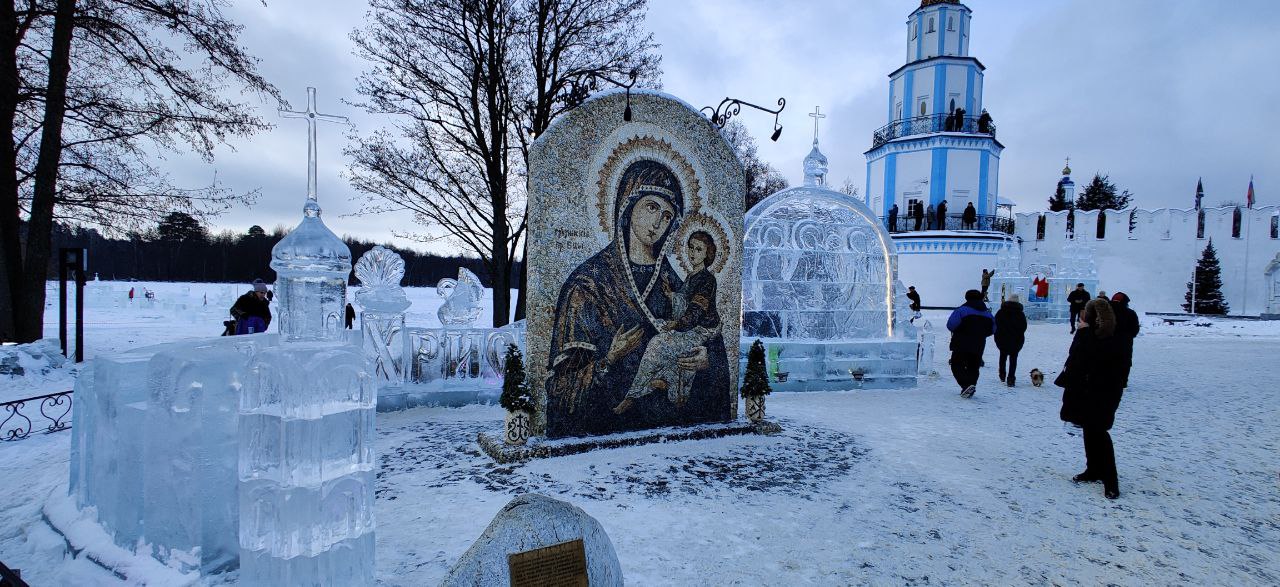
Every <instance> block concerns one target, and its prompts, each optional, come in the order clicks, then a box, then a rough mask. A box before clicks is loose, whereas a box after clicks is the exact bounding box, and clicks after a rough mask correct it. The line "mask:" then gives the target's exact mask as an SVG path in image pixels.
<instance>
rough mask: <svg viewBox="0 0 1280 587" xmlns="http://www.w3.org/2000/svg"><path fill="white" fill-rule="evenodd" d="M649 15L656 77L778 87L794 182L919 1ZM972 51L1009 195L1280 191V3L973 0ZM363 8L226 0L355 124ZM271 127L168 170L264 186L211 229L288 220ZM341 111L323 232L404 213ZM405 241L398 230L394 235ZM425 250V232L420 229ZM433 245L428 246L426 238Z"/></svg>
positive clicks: (395, 227) (1223, 195)
mask: <svg viewBox="0 0 1280 587" xmlns="http://www.w3.org/2000/svg"><path fill="white" fill-rule="evenodd" d="M649 1H650V7H649V13H648V19H647V20H648V26H649V29H650V30H651V31H652V32H653V33H654V35H655V37H656V39H657V41H658V42H659V43H660V44H661V45H662V48H661V53H662V69H663V71H664V74H663V85H664V89H665V90H666V91H667V92H670V93H672V94H675V95H677V96H679V97H681V98H683V99H684V100H685V101H687V102H690V103H692V104H695V105H704V104H716V103H718V102H719V101H720V99H721V98H723V97H725V96H733V97H736V98H741V99H743V100H747V101H751V102H755V103H758V104H772V103H774V101H775V100H776V99H777V98H778V97H779V96H782V97H785V98H786V99H787V109H786V111H785V112H784V113H783V119H782V123H783V125H784V126H785V131H784V132H783V135H782V138H781V139H780V140H779V141H778V142H777V143H770V142H769V141H768V138H767V135H768V134H769V132H770V131H771V123H772V120H771V117H769V116H766V115H764V114H763V113H755V112H745V111H744V112H743V115H742V119H743V122H744V123H745V124H746V125H747V127H748V129H749V130H751V131H752V132H753V133H754V134H755V135H756V136H757V137H759V138H760V139H762V140H761V154H762V156H763V157H764V158H766V159H767V160H769V161H770V162H772V163H773V164H774V165H775V166H776V167H778V168H779V169H780V170H781V171H782V172H783V173H784V174H785V175H786V176H787V178H788V179H789V180H790V181H791V182H792V183H793V184H794V183H798V182H799V181H800V180H801V175H802V174H801V165H800V161H801V159H802V158H803V157H804V155H805V153H807V151H808V147H809V142H810V141H811V140H812V119H810V118H809V117H807V116H806V115H805V114H806V113H807V112H812V111H813V107H814V106H815V105H817V106H821V107H822V111H823V113H825V114H828V118H826V119H824V120H823V126H822V131H821V140H822V145H823V151H824V152H825V153H826V154H827V156H828V158H829V159H830V160H831V171H830V177H831V179H832V183H833V184H837V185H838V184H840V183H841V182H843V180H844V179H845V178H848V179H850V180H852V181H853V183H854V185H856V186H863V185H864V184H865V180H866V164H865V158H864V157H863V155H862V153H863V151H865V150H866V149H867V148H868V147H869V146H870V142H871V134H872V132H873V131H875V130H876V129H877V128H879V127H880V126H882V125H884V124H885V123H886V122H887V121H886V120H884V115H885V110H886V107H885V105H886V104H887V100H888V77H887V75H888V74H889V73H890V72H891V71H893V70H894V69H895V68H897V67H899V66H900V65H902V64H903V63H904V61H905V56H906V32H905V30H906V29H905V21H906V17H907V15H908V14H909V13H910V12H911V11H912V10H914V9H915V7H916V6H918V5H919V3H918V2H917V1H915V0H857V1H851V0H822V1H818V0H814V1H809V2H802V1H792V2H778V1H776V0H774V1H763V0H696V1H690V0H649ZM966 4H967V6H969V7H970V8H971V9H972V10H973V36H972V39H971V44H970V54H971V55H972V56H974V57H977V58H978V59H979V60H980V61H981V62H982V63H983V64H984V65H985V66H986V68H987V69H986V86H985V95H984V101H985V105H986V107H987V109H988V110H989V111H990V112H991V115H992V117H993V118H994V120H995V122H996V124H997V125H998V127H999V129H1000V141H1001V142H1002V143H1003V144H1004V145H1005V151H1004V154H1003V156H1002V160H1001V169H1000V171H1001V177H1000V195H1001V196H1003V197H1005V198H1009V199H1011V200H1013V201H1014V202H1016V203H1017V204H1018V208H1017V210H1019V211H1034V210H1040V209H1043V208H1044V205H1045V200H1046V198H1047V197H1048V196H1049V195H1051V194H1052V192H1053V188H1054V185H1055V181H1056V180H1057V174H1058V172H1059V170H1061V168H1062V164H1063V158H1064V157H1066V156H1070V157H1071V167H1072V168H1073V170H1074V171H1075V173H1074V176H1075V178H1076V180H1077V183H1082V182H1084V181H1087V179H1088V178H1089V177H1091V176H1092V174H1093V173H1094V172H1096V171H1101V172H1103V173H1108V174H1110V176H1111V179H1112V180H1113V181H1114V182H1116V183H1117V184H1118V185H1119V186H1120V187H1122V188H1126V189H1129V190H1131V191H1132V192H1133V193H1134V194H1135V196H1136V200H1135V202H1136V204H1137V205H1138V206H1141V207H1148V208H1156V207H1165V206H1178V207H1185V206H1190V205H1191V203H1192V201H1193V195H1194V190H1195V184H1196V179H1197V178H1198V177H1201V176H1203V178H1204V184H1205V190H1206V193H1207V196H1206V203H1207V204H1211V205H1212V204H1217V203H1219V202H1222V201H1227V200H1234V201H1243V199H1244V194H1245V189H1246V187H1247V185H1248V182H1249V176H1250V175H1251V174H1252V175H1253V176H1254V178H1255V186H1256V189H1257V193H1258V199H1259V203H1260V204H1263V205H1267V204H1280V134H1278V133H1277V131H1278V130H1280V76H1277V75H1276V74H1275V64H1274V56H1275V55H1277V54H1280V36H1277V29H1278V28H1280V16H1277V12H1276V11H1274V10H1273V5H1272V3H1271V2H1266V1H1264V0H1243V1H1233V2H1230V3H1221V2H1212V1H1207V0H1206V1H1200V2H1197V1H1192V0H1178V1H1171V0H1162V1H1155V0H1122V1H1116V0H1038V1H1036V2H1026V1H1025V0H968V1H967V3H966ZM366 10H367V7H366V6H365V4H364V2H361V1H358V0H331V1H328V2H318V1H315V0H312V1H306V0H271V1H270V2H268V6H266V7H263V6H261V4H260V3H257V2H249V1H247V0H242V1H239V2H236V3H235V6H234V8H233V9H231V11H230V15H231V16H232V17H233V18H235V19H236V20H237V21H239V22H241V23H244V25H245V30H244V32H243V36H242V40H243V42H244V44H245V45H247V46H248V48H249V49H250V51H251V52H253V53H254V54H255V55H257V56H258V57H260V59H261V70H262V72H263V73H264V74H265V75H266V76H267V77H268V79H270V80H271V81H272V82H274V83H275V84H276V85H277V86H278V87H279V88H280V89H281V90H282V91H283V92H284V93H285V95H286V97H287V98H288V99H289V100H290V101H291V102H292V105H293V106H294V107H295V108H304V107H305V105H306V87H307V86H315V87H317V88H319V109H320V111H321V112H324V113H330V114H340V115H346V116H349V117H350V118H351V121H352V125H353V128H354V129H355V130H357V131H364V130H367V129H370V128H374V127H376V126H378V125H379V122H380V121H379V120H378V119H376V118H374V117H371V116H369V115H366V114H364V113H363V112H361V111H360V110H359V109H357V108H355V107H353V106H351V105H349V104H347V103H346V102H349V101H358V100H359V97H358V96H357V95H356V94H355V92H354V87H355V78H356V76H357V75H358V74H359V73H360V71H361V70H362V68H363V67H364V64H363V63H362V62H361V61H360V59H359V58H358V57H356V56H355V55H354V54H353V47H352V43H351V41H350V39H349V36H348V35H349V32H350V31H351V29H352V28H354V27H356V26H358V25H359V24H360V23H362V22H363V20H364V13H365V11H366ZM259 107H260V108H261V109H262V113H263V115H264V116H266V117H268V118H269V119H270V120H272V121H275V122H277V127H276V128H275V129H273V130H272V131H269V132H267V133H264V134H261V135H258V136H255V137H253V138H251V139H248V140H242V141H239V142H237V143H236V144H234V149H221V150H219V152H218V155H217V159H216V161H215V162H214V163H213V164H204V163H201V162H200V161H198V160H188V159H185V158H181V157H179V158H175V159H173V160H172V161H171V168H172V169H173V172H174V173H175V175H176V177H178V178H179V179H180V180H181V181H186V182H190V183H192V184H199V183H207V182H208V181H209V180H210V179H211V178H213V177H214V175H215V173H216V176H217V178H218V180H219V181H220V182H222V183H223V184H224V185H226V186H228V187H231V188H233V189H237V190H250V189H255V188H260V189H261V190H262V197H261V198H260V199H259V201H258V203H257V204H256V205H255V206H253V207H252V208H250V209H239V210H234V211H232V212H229V213H227V214H225V215H223V216H221V217H220V218H218V219H217V220H216V221H215V227H216V228H218V229H222V228H229V229H233V230H237V231H239V230H245V229H247V228H248V227H249V226H250V225H252V224H260V225H262V226H264V227H266V228H268V229H270V228H271V227H273V226H275V225H277V224H284V225H286V226H292V225H294V224H296V222H297V219H298V218H299V212H300V209H301V204H302V199H303V197H304V195H305V191H306V125H305V124H304V123H303V122H302V121H298V120H291V119H288V120H286V119H278V118H276V115H275V112H274V111H275V107H276V105H275V104H259ZM347 133H348V130H347V129H343V128H341V127H338V126H335V125H322V126H321V127H320V168H321V171H320V186H319V194H320V202H321V204H322V205H323V206H324V209H325V217H326V220H327V222H328V223H329V225H330V226H331V227H333V228H334V230H335V231H336V232H339V233H345V234H351V235H356V236H360V237H363V238H367V239H372V240H376V241H387V240H392V237H391V234H392V232H393V231H400V232H413V231H414V230H415V229H416V227H415V225H414V224H413V222H412V219H410V218H403V217H395V216H391V215H383V216H355V215H352V213H353V212H355V211H356V210H357V209H358V208H359V197H358V195H357V194H355V193H354V191H353V190H352V188H351V187H350V186H349V185H348V184H347V183H346V182H345V181H344V180H343V179H342V177H341V175H340V173H341V171H342V170H343V169H344V168H345V166H346V161H345V159H344V158H343V156H342V148H343V147H344V146H345V143H346V140H347V139H346V134H347ZM394 242H396V243H397V244H400V245H406V244H409V243H408V242H407V241H403V240H395V241H394ZM419 248H420V247H419ZM436 248H438V246H437V247H436Z"/></svg>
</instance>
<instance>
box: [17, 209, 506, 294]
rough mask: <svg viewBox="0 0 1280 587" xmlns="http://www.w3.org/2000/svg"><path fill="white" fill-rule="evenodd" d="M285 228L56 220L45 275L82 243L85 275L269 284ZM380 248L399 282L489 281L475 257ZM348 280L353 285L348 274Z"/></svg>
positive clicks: (178, 215)
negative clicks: (134, 228) (116, 232)
mask: <svg viewBox="0 0 1280 587" xmlns="http://www.w3.org/2000/svg"><path fill="white" fill-rule="evenodd" d="M24 228H25V227H24ZM287 232H288V231H287V230H286V229H285V228H284V227H283V226H277V227H276V228H275V229H273V230H272V231H271V232H267V231H265V230H263V229H262V228H261V227H259V226H252V227H250V228H249V230H248V232H245V233H236V232H231V231H223V232H220V233H217V234H212V235H211V234H209V233H208V231H207V229H205V228H204V227H203V226H201V225H200V224H199V221H197V220H196V219H194V218H192V217H191V216H189V215H187V214H184V213H182V212H174V213H171V214H169V215H167V216H165V217H164V219H162V220H161V221H160V223H159V224H158V225H157V226H156V228H154V229H151V230H148V231H146V232H143V233H137V232H131V233H128V234H126V235H124V237H123V238H109V237H106V236H103V235H102V234H101V233H100V232H98V231H97V230H96V229H93V228H85V227H78V226H67V225H62V224H59V225H58V226H56V227H55V228H54V231H53V250H54V251H55V255H54V256H53V258H52V259H51V260H50V261H51V264H50V267H49V275H50V276H51V277H53V276H56V275H58V268H57V259H58V257H57V254H56V252H57V250H58V249H59V248H61V247H86V248H88V249H89V254H88V261H89V270H88V271H89V276H90V278H92V276H93V274H94V273H97V274H98V277H99V278H100V279H104V280H108V279H109V280H125V279H137V280H140V281H192V282H228V283H248V282H251V281H253V280H254V279H258V278H260V279H262V280H263V281H266V282H267V283H272V282H274V281H275V277H276V274H275V271H273V270H272V269H271V267H270V263H271V248H272V247H274V246H275V244H276V243H277V242H279V241H280V239H282V238H284V235H285V234H287ZM343 241H345V242H346V243H347V246H349V247H351V258H352V261H353V262H354V261H355V260H358V259H359V258H360V256H361V255H363V254H364V253H365V252H367V251H368V250H369V249H372V248H373V247H374V246H376V245H377V243H373V242H369V241H363V240H359V239H354V238H351V237H345V236H344V237H343ZM383 246H384V247H387V248H390V249H392V250H394V251H395V252H397V253H399V254H400V256H401V257H402V258H403V259H404V264H405V275H404V281H403V282H402V283H403V285H406V286H434V285H435V284H436V283H437V282H439V281H440V280H441V279H443V278H445V277H457V276H458V267H466V268H467V269H470V270H471V271H473V272H475V274H476V275H477V276H479V277H480V279H481V280H483V281H484V283H485V284H486V285H488V284H489V283H490V281H489V277H488V275H487V273H488V272H487V271H486V270H485V265H484V263H483V262H482V261H481V260H480V259H475V258H470V257H442V256H437V255H426V254H421V253H418V252H416V251H412V250H405V249H400V248H397V247H393V246H388V245H383ZM351 283H353V284H354V283H356V280H355V276H354V275H352V277H351Z"/></svg>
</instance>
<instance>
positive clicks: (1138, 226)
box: [1015, 206, 1280, 314]
mask: <svg viewBox="0 0 1280 587" xmlns="http://www.w3.org/2000/svg"><path fill="white" fill-rule="evenodd" d="M1201 212H1203V214H1204V230H1203V232H1201V231H1200V230H1199V228H1198V226H1199V217H1200V213H1201ZM1099 214H1100V212H1098V211H1080V210H1077V211H1075V220H1074V228H1075V230H1074V240H1075V241H1077V242H1085V243H1087V244H1088V245H1089V246H1090V247H1091V248H1092V249H1093V252H1094V258H1095V260H1096V261H1097V265H1098V277H1099V287H1100V288H1102V289H1105V290H1106V291H1109V292H1115V291H1124V292H1126V293H1127V294H1129V296H1130V297H1132V298H1133V300H1134V305H1135V307H1138V308H1141V309H1144V310H1150V311H1167V312H1176V311H1181V304H1182V303H1183V296H1184V294H1185V292H1186V283H1187V282H1188V281H1190V279H1191V274H1192V270H1193V268H1194V267H1195V263H1196V261H1197V260H1198V259H1199V258H1200V255H1201V252H1202V251H1203V249H1204V247H1205V245H1207V244H1208V242H1209V240H1210V239H1212V240H1213V245H1214V248H1216V249H1217V251H1218V258H1219V259H1220V261H1221V263H1222V282H1223V293H1224V294H1225V295H1226V299H1227V302H1228V303H1229V304H1230V305H1231V313H1232V314H1259V313H1262V312H1264V311H1266V308H1267V306H1266V304H1267V301H1268V300H1267V298H1268V296H1269V295H1270V294H1269V293H1268V288H1267V283H1265V281H1264V276H1263V273H1264V272H1265V270H1266V267H1267V265H1268V264H1269V263H1270V262H1271V260H1272V259H1274V258H1276V255H1277V254H1280V238H1275V237H1277V236H1280V235H1278V234H1277V233H1276V232H1275V230H1274V229H1273V226H1275V225H1274V223H1276V222H1277V221H1278V220H1280V207H1277V206H1264V207H1258V208H1244V207H1240V208H1236V207H1220V208H1206V209H1204V210H1202V211H1200V210H1195V209H1177V208H1160V209H1156V210H1143V209H1130V210H1119V211H1114V210H1108V211H1106V212H1105V217H1104V220H1103V224H1104V230H1103V236H1102V238H1098V224H1099V222H1098V217H1099ZM1237 214H1239V224H1238V228H1237V223H1236V215H1237ZM1016 217H1017V222H1016V230H1015V234H1016V235H1017V236H1018V237H1019V239H1020V240H1021V252H1022V262H1021V264H1022V266H1023V267H1025V266H1026V265H1028V264H1029V263H1055V262H1058V261H1059V260H1060V258H1061V255H1062V247H1063V245H1064V244H1066V243H1067V242H1068V241H1069V240H1071V239H1072V238H1073V235H1072V234H1071V233H1069V232H1068V230H1067V224H1068V222H1067V220H1068V219H1067V217H1068V212H1066V211H1062V212H1033V213H1020V214H1017V216H1016ZM1131 217H1132V219H1133V230H1132V231H1130V230H1129V227H1130V218H1131ZM1041 218H1043V219H1044V228H1043V231H1041V230H1040V221H1041Z"/></svg>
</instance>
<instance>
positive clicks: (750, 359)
mask: <svg viewBox="0 0 1280 587" xmlns="http://www.w3.org/2000/svg"><path fill="white" fill-rule="evenodd" d="M770 391H773V389H772V388H770V387H769V372H768V370H767V369H766V367H765V364H764V343H763V342H760V340H759V339H757V340H756V341H755V342H754V343H752V344H751V350H750V351H747V373H746V376H745V377H743V379H742V397H761V396H765V395H769V392H770Z"/></svg>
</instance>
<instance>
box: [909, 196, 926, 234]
mask: <svg viewBox="0 0 1280 587" xmlns="http://www.w3.org/2000/svg"><path fill="white" fill-rule="evenodd" d="M911 213H912V214H914V215H915V217H916V230H917V231H919V230H920V223H921V222H924V203H923V202H921V201H919V200H917V201H916V205H915V206H914V207H912V208H911Z"/></svg>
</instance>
